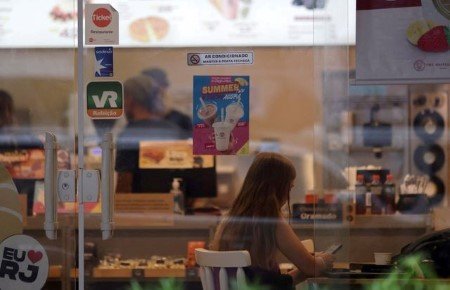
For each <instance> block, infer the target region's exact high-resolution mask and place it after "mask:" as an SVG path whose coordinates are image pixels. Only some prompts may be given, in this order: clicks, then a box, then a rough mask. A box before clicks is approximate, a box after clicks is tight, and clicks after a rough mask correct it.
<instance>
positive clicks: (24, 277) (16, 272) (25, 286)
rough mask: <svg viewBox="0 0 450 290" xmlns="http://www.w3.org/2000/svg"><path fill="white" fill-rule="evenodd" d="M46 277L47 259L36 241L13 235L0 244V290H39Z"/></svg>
mask: <svg viewBox="0 0 450 290" xmlns="http://www.w3.org/2000/svg"><path fill="white" fill-rule="evenodd" d="M47 276H48V257H47V253H46V252H45V250H44V248H43V247H42V246H41V244H39V242H38V241H36V240H35V239H33V238H32V237H29V236H25V235H15V236H11V237H9V238H7V239H6V240H4V241H3V242H2V243H1V244H0V289H1V290H36V289H41V288H42V287H43V286H44V284H45V281H46V280H47Z"/></svg>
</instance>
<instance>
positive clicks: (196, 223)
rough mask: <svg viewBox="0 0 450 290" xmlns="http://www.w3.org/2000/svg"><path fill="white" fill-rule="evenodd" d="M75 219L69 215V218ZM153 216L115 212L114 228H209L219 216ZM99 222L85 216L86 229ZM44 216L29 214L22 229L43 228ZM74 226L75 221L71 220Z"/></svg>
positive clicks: (97, 218) (94, 227)
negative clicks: (163, 217)
mask: <svg viewBox="0 0 450 290" xmlns="http://www.w3.org/2000/svg"><path fill="white" fill-rule="evenodd" d="M70 218H72V219H76V217H75V216H73V215H71V216H70V217H69V219H70ZM162 220H163V219H161V218H160V217H159V218H155V215H152V214H144V213H134V214H123V213H121V214H115V216H114V228H115V230H209V229H211V228H212V227H214V226H216V225H217V224H218V223H219V221H220V217H218V216H207V215H204V216H203V215H173V216H169V217H167V218H166V219H164V221H165V222H162ZM100 222H101V215H100V214H89V215H87V216H86V218H85V229H86V230H99V229H100ZM43 224H44V216H43V215H37V216H30V217H28V218H27V224H26V225H25V227H24V230H43ZM73 225H74V227H76V223H75V221H73Z"/></svg>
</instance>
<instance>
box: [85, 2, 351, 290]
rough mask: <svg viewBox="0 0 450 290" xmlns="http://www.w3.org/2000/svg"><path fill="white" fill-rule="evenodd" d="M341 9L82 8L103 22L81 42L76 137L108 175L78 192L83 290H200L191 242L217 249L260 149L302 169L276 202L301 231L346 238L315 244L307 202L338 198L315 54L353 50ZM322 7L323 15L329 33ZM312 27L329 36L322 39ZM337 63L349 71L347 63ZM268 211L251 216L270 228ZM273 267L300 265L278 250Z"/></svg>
mask: <svg viewBox="0 0 450 290" xmlns="http://www.w3.org/2000/svg"><path fill="white" fill-rule="evenodd" d="M341 2H346V1H341ZM341 4H342V3H341ZM341 4H338V5H336V4H335V3H334V2H332V1H271V0H231V1H228V0H227V1H213V0H211V1H209V0H195V1H181V0H170V1H156V0H146V1H122V0H110V1H89V3H86V4H85V9H84V11H85V21H86V22H93V24H92V25H95V26H92V27H93V28H89V29H90V30H89V33H90V34H91V36H86V35H85V39H83V41H84V44H85V46H84V48H83V51H82V53H83V59H82V65H83V70H82V71H83V82H84V87H85V91H84V97H83V102H84V106H85V107H84V108H83V116H82V118H83V119H84V120H83V121H82V122H81V123H82V124H83V126H84V129H83V130H82V131H80V133H81V134H80V136H81V135H82V147H83V148H82V149H83V151H84V157H85V159H84V165H85V166H84V170H85V171H86V172H88V170H92V171H89V172H90V173H91V174H93V175H96V174H97V173H96V172H98V171H99V170H101V178H102V180H101V182H100V184H101V190H100V198H99V202H97V198H95V196H96V194H92V196H91V198H90V199H89V198H88V196H89V193H86V192H85V195H84V200H83V203H84V207H83V208H84V215H83V216H84V223H83V228H84V242H83V245H80V249H81V248H83V249H84V250H83V252H82V255H83V257H84V264H83V268H84V269H83V275H84V276H83V278H82V279H83V280H81V282H80V286H81V287H82V289H135V290H138V289H147V288H149V289H153V288H152V287H160V288H164V289H201V287H202V286H201V282H200V277H199V272H198V271H199V268H198V265H197V264H196V261H195V257H194V250H195V248H209V246H210V243H211V242H212V241H213V238H214V236H215V233H216V230H217V226H218V225H219V224H220V223H221V222H222V221H223V220H224V219H226V218H229V216H227V212H228V211H229V210H230V209H231V208H233V207H234V203H235V200H236V198H237V197H238V196H239V194H240V192H241V188H242V187H243V184H244V180H245V179H246V175H247V172H248V171H249V168H250V166H251V164H252V162H253V161H254V159H255V158H256V157H257V156H258V153H261V152H266V153H267V152H270V153H277V154H281V155H282V156H284V157H285V158H286V159H287V160H289V161H288V163H289V164H292V167H293V168H294V169H295V171H296V172H297V174H296V178H295V181H293V182H292V184H289V185H293V187H292V189H291V188H290V189H291V190H290V194H289V201H290V202H289V204H288V206H287V207H283V208H278V209H277V208H276V209H275V211H277V210H279V211H280V212H281V213H282V215H283V216H284V219H285V221H286V222H287V223H288V225H289V227H290V228H292V230H293V232H294V234H295V235H296V236H298V237H299V239H301V240H312V241H313V243H312V247H308V249H309V250H310V251H314V244H315V250H316V251H322V250H325V249H326V247H327V246H328V243H329V242H334V241H337V240H338V239H339V238H340V237H339V238H337V239H334V234H335V231H326V232H324V233H325V234H324V236H321V237H320V241H317V238H318V236H319V235H318V232H317V231H316V227H315V223H314V220H311V219H309V220H308V219H303V217H304V215H302V211H300V209H303V208H308V209H311V210H313V211H314V205H315V204H316V202H315V201H316V197H320V198H321V199H323V198H324V197H328V198H329V199H328V201H330V203H333V202H334V201H335V198H334V197H338V194H337V193H335V192H332V193H331V195H333V197H331V196H330V195H329V194H328V195H326V194H325V192H324V191H323V190H322V191H320V190H321V189H323V188H324V187H323V185H322V181H323V178H322V170H320V169H319V168H320V167H321V166H322V162H324V161H323V160H324V159H323V158H322V153H321V152H320V154H318V153H319V152H318V149H317V148H318V147H317V146H318V144H319V141H318V140H321V141H323V140H322V139H320V135H319V137H318V135H317V134H320V132H318V130H320V128H321V124H322V115H323V114H322V107H323V102H322V98H321V96H320V94H319V93H318V91H319V90H318V89H317V86H319V84H318V81H317V74H318V73H319V72H318V70H317V68H318V65H317V62H319V61H320V60H321V59H320V51H325V52H328V51H332V50H333V51H336V55H337V56H339V57H340V56H341V55H345V52H346V51H347V45H348V38H347V32H348V31H347V26H346V25H342V24H343V23H344V22H345V23H346V19H343V18H341V16H343V15H340V14H339V15H336V13H335V9H336V7H339V5H341ZM344 4H345V3H344ZM88 5H93V6H90V7H89V8H88ZM345 7H346V5H345ZM317 9H318V10H320V11H322V16H321V17H322V18H320V17H318V19H319V18H320V19H322V20H326V21H327V23H326V24H325V25H324V26H323V27H322V30H321V31H320V32H316V30H315V29H317V28H315V21H316V19H315V17H316V14H315V13H316V10H317ZM117 15H118V19H119V23H118V28H117V29H118V34H119V43H118V44H116V42H115V39H114V32H113V31H114V29H115V28H114V24H115V20H114V18H115V17H117ZM343 27H345V28H343ZM340 29H343V30H342V31H341V30H340ZM96 31H97V32H96ZM330 31H334V32H335V33H332V32H330ZM325 32H326V33H328V34H327V35H326V37H325V36H323V33H325ZM85 33H87V32H86V31H85ZM316 34H317V35H320V36H321V37H324V38H325V40H326V41H322V42H320V44H316V45H317V46H319V47H318V48H316V47H315V37H317V36H316ZM108 37H109V38H108ZM100 38H102V40H101V41H100V40H99V39H100ZM95 43H97V44H95ZM337 45H339V46H341V47H340V48H339V47H336V48H335V47H333V48H328V47H329V46H337ZM339 52H342V54H339ZM333 57H334V56H333ZM325 60H328V59H325ZM339 65H342V67H343V69H344V70H347V62H346V61H343V62H339ZM111 140H112V143H113V145H111V142H110V141H111ZM321 141H320V142H321ZM111 149H114V150H113V154H112V158H109V157H105V156H108V154H109V153H110V152H111ZM79 150H81V148H80V149H79ZM324 163H325V162H324ZM327 164H328V163H327ZM324 166H325V165H324ZM336 174H337V173H336ZM113 176H114V178H112V177H113ZM339 176H340V173H339ZM282 177H283V178H285V176H282ZM290 181H291V180H290ZM265 198H266V196H265V195H264V194H261V195H257V196H256V197H255V198H253V200H252V203H254V204H257V203H258V202H261V201H262V200H264V199H265ZM280 202H281V201H280ZM284 202H286V200H283V202H282V203H284ZM272 206H274V207H276V205H275V204H271V205H270V206H266V209H268V210H269V211H270V209H271V207H272ZM280 215H281V214H280ZM272 217H273V216H270V217H269V218H268V219H265V218H261V219H259V218H258V219H256V223H257V224H258V226H260V227H261V229H262V230H264V231H265V230H266V229H268V230H270V229H273V227H272V225H273V224H274V223H276V222H277V221H278V220H277V219H276V218H272ZM267 221H268V223H267V224H265V222H267ZM80 229H81V227H80ZM112 229H113V230H112ZM343 235H344V238H345V232H343ZM310 245H311V244H310ZM213 248H214V247H213V246H211V249H213ZM254 254H258V253H254ZM288 256H289V255H288ZM254 259H257V257H256V256H254ZM271 262H274V263H276V267H277V268H280V271H282V272H283V273H287V272H288V271H290V270H292V269H294V268H295V266H294V265H293V263H292V261H290V260H289V259H288V258H287V257H285V256H283V255H280V254H279V253H278V254H277V257H276V258H273V259H272V260H271ZM80 266H81V265H80ZM80 269H81V268H80ZM313 275H314V274H313ZM255 283H256V282H255Z"/></svg>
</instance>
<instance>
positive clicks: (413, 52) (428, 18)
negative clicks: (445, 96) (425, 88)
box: [356, 0, 450, 82]
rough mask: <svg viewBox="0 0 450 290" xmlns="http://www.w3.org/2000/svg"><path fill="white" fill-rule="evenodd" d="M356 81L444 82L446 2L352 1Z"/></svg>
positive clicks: (448, 39) (449, 48)
mask: <svg viewBox="0 0 450 290" xmlns="http://www.w3.org/2000/svg"><path fill="white" fill-rule="evenodd" d="M356 50H357V70H356V78H357V80H381V81H382V80H388V81H394V82H395V81H399V80H408V79H409V80H417V81H419V82H420V81H421V80H424V81H430V80H431V81H432V80H443V79H447V80H448V79H449V76H450V1H449V0H394V1H387V0H357V41H356Z"/></svg>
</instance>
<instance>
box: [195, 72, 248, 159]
mask: <svg viewBox="0 0 450 290" xmlns="http://www.w3.org/2000/svg"><path fill="white" fill-rule="evenodd" d="M193 96H194V101H193V103H194V111H193V121H194V132H193V138H194V154H196V155H235V154H239V155H240V154H248V151H249V96H250V78H249V77H248V76H194V94H193Z"/></svg>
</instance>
